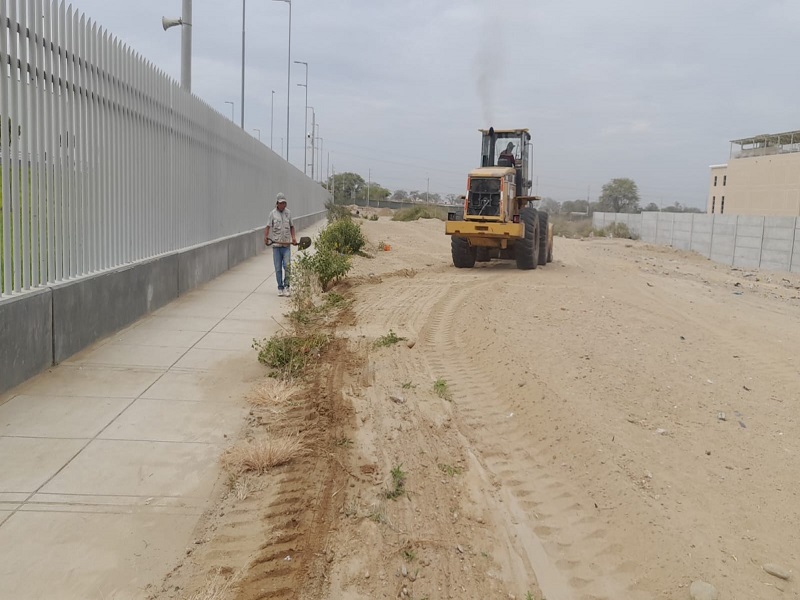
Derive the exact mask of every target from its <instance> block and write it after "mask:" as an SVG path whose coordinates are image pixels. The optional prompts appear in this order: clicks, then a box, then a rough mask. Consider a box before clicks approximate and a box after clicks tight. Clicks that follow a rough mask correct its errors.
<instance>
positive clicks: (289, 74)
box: [273, 0, 292, 162]
mask: <svg viewBox="0 0 800 600" xmlns="http://www.w3.org/2000/svg"><path fill="white" fill-rule="evenodd" d="M273 1H274V2H286V4H288V5H289V58H288V59H287V68H286V71H287V73H286V162H289V104H290V101H291V93H292V0H273Z"/></svg>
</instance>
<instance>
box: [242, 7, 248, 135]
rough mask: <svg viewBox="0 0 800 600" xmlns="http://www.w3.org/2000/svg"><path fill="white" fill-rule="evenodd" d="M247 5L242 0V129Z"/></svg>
mask: <svg viewBox="0 0 800 600" xmlns="http://www.w3.org/2000/svg"><path fill="white" fill-rule="evenodd" d="M245 6H246V0H242V129H244V57H245V54H244V48H245V46H244V35H245V16H246V14H247V13H246V12H245Z"/></svg>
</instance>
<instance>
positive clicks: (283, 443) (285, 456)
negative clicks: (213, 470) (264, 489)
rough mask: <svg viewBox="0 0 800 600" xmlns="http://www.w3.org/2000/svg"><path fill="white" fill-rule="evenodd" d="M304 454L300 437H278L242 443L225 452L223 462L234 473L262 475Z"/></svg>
mask: <svg viewBox="0 0 800 600" xmlns="http://www.w3.org/2000/svg"><path fill="white" fill-rule="evenodd" d="M304 453H305V446H304V444H303V440H302V439H301V438H300V437H299V436H297V435H292V436H277V437H274V438H262V439H258V440H249V441H245V442H241V443H239V444H237V445H235V446H233V447H232V448H230V449H229V450H228V451H227V452H225V454H224V455H223V457H222V462H223V465H224V466H225V468H226V469H228V470H229V471H231V472H233V473H258V474H261V473H266V472H267V471H269V470H270V469H272V468H274V467H279V466H281V465H285V464H288V463H290V462H292V460H294V459H295V458H297V457H299V456H302V455H303V454H304Z"/></svg>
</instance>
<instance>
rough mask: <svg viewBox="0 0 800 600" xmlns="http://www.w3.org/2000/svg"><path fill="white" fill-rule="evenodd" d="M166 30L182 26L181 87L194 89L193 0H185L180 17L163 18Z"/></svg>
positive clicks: (189, 90) (162, 22) (187, 89)
mask: <svg viewBox="0 0 800 600" xmlns="http://www.w3.org/2000/svg"><path fill="white" fill-rule="evenodd" d="M161 25H162V26H163V27H164V31H166V30H167V29H169V28H170V27H175V26H177V25H180V26H181V87H182V88H183V89H185V90H186V91H187V92H191V91H192V0H183V7H182V10H181V18H180V19H168V18H167V17H162V18H161Z"/></svg>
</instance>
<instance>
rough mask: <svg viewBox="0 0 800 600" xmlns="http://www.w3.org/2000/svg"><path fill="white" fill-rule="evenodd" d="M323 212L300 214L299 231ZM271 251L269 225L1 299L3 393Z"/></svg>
mask: <svg viewBox="0 0 800 600" xmlns="http://www.w3.org/2000/svg"><path fill="white" fill-rule="evenodd" d="M324 218H325V213H324V212H319V213H316V214H310V215H307V216H304V217H300V218H297V219H294V221H295V227H296V229H297V230H298V232H299V231H300V230H302V229H304V228H308V227H310V226H312V225H314V224H315V223H316V222H318V221H320V220H321V219H324ZM263 250H264V233H263V228H258V229H256V230H251V231H247V232H245V233H241V234H238V235H234V236H230V237H227V238H223V239H220V240H214V241H212V242H209V243H207V244H202V245H200V246H195V247H193V248H188V249H186V250H181V251H178V252H172V253H169V254H165V255H162V256H159V257H156V258H152V259H148V260H145V261H141V262H138V263H134V264H132V265H127V266H124V267H120V268H117V269H113V270H110V271H106V272H103V273H98V274H96V275H91V276H88V277H82V278H80V279H75V280H72V281H67V282H64V283H58V284H54V285H51V286H49V287H46V288H41V289H37V290H36V291H32V292H29V293H26V294H20V295H15V296H12V297H9V298H3V299H2V300H0V394H2V393H3V392H5V391H7V390H9V389H11V388H13V387H14V386H16V385H18V384H20V383H22V382H23V381H25V380H26V379H28V378H30V377H33V376H34V375H36V374H37V373H39V372H41V371H43V370H44V369H46V368H48V367H50V366H52V365H54V364H58V363H59V362H61V361H63V360H65V359H67V358H69V357H70V356H72V355H73V354H75V353H76V352H78V351H80V350H82V349H83V348H85V347H87V346H89V345H90V344H92V343H94V342H95V341H97V340H99V339H101V338H103V337H106V336H108V335H110V334H112V333H114V332H115V331H118V330H120V329H122V328H123V327H126V326H127V325H130V324H131V323H133V322H135V321H136V320H138V319H139V318H141V317H142V316H144V315H146V314H147V313H149V312H152V311H154V310H156V309H158V308H160V307H162V306H164V305H166V304H168V303H169V302H171V301H172V300H175V299H176V298H177V297H178V296H180V295H182V294H185V293H186V292H188V291H190V290H192V289H193V288H195V287H197V286H199V285H202V284H203V283H206V282H207V281H210V280H212V279H214V278H215V277H217V276H218V275H220V274H222V273H224V272H225V271H227V270H228V269H230V268H232V267H234V266H236V265H238V264H239V263H241V262H243V261H245V260H247V259H248V258H251V257H253V256H255V255H256V254H258V253H259V252H262V251H263Z"/></svg>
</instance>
